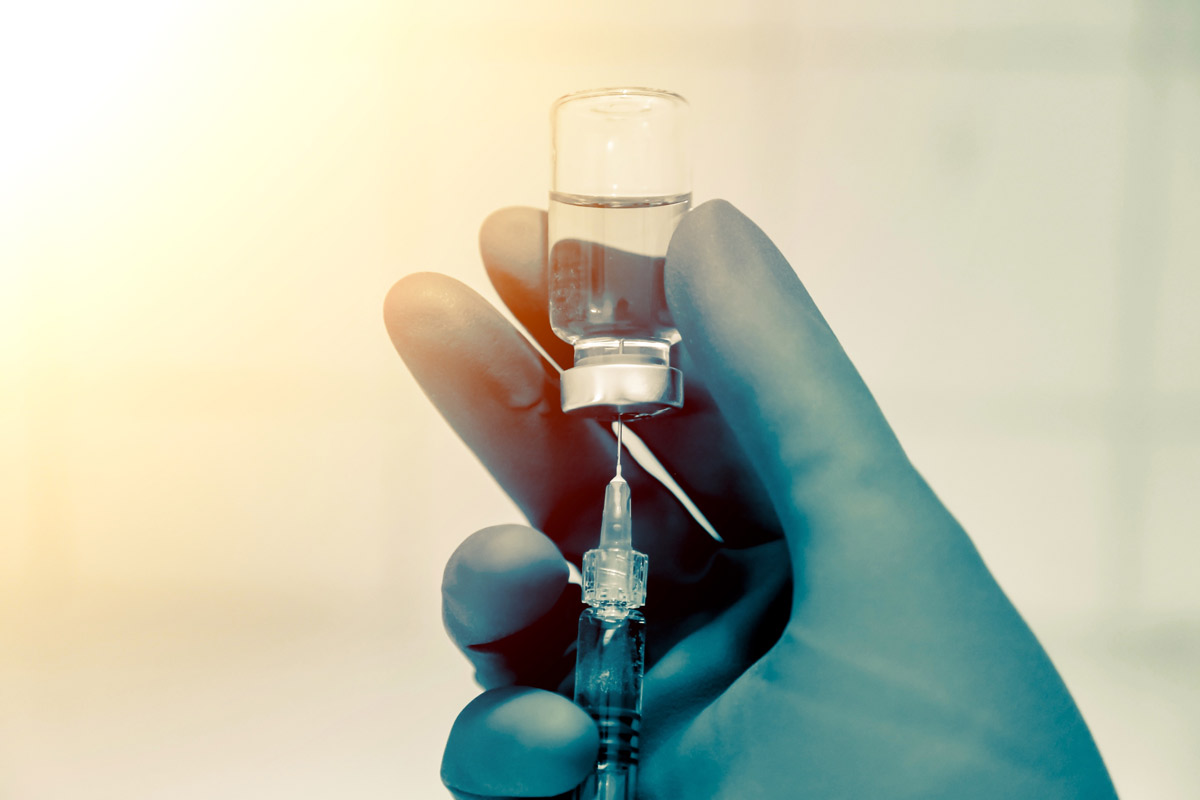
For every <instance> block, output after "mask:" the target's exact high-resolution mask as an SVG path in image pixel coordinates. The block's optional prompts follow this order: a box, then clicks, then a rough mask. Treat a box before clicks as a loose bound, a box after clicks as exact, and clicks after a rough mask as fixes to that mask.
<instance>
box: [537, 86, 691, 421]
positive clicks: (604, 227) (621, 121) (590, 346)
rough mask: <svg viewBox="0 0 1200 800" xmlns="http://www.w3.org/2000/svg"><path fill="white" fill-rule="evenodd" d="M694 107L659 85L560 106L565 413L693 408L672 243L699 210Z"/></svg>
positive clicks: (557, 230) (555, 216) (554, 183)
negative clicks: (678, 352)
mask: <svg viewBox="0 0 1200 800" xmlns="http://www.w3.org/2000/svg"><path fill="white" fill-rule="evenodd" d="M687 116H688V105H687V101H686V100H684V99H683V98H682V97H680V96H679V95H677V94H672V93H671V92H664V91H659V90H656V89H636V88H629V89H600V90H595V91H587V92H579V93H576V94H570V95H567V96H565V97H562V98H560V99H559V100H557V101H556V102H555V103H554V106H553V108H552V110H551V140H552V154H551V185H550V209H549V230H548V238H547V248H548V252H547V258H546V263H547V268H548V270H549V276H548V285H549V301H550V325H551V327H552V328H553V329H554V332H555V334H557V335H558V336H559V338H561V339H563V340H564V341H566V342H568V343H569V344H572V345H574V348H575V359H574V365H573V366H572V368H571V369H568V370H566V371H565V372H564V373H563V376H562V407H563V410H564V411H566V412H581V413H587V414H590V415H592V416H597V417H601V418H611V419H615V418H618V417H621V418H624V419H637V418H640V417H646V416H651V415H653V414H659V413H662V412H664V411H669V410H671V409H673V408H680V407H681V406H682V405H683V375H682V373H681V372H680V371H679V369H677V368H675V367H672V366H671V346H672V345H673V344H675V343H676V342H678V341H679V331H677V330H676V329H675V324H674V322H673V321H672V320H671V313H670V311H669V310H668V309H667V302H666V294H665V291H664V289H663V265H664V260H665V257H666V253H667V245H668V244H669V243H670V241H671V234H672V233H673V232H674V230H675V226H676V224H677V223H678V222H679V219H680V217H682V216H683V214H684V212H686V211H687V209H688V205H689V204H690V202H691V174H690V160H689V157H688V141H687Z"/></svg>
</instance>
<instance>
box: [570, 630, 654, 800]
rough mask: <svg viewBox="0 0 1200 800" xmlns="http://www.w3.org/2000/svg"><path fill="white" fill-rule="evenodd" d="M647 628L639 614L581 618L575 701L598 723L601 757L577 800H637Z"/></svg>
mask: <svg viewBox="0 0 1200 800" xmlns="http://www.w3.org/2000/svg"><path fill="white" fill-rule="evenodd" d="M645 628H646V620H645V617H643V616H642V614H641V612H640V611H638V610H636V609H626V608H621V607H612V608H606V607H604V606H600V607H597V608H588V609H586V610H585V611H584V612H583V614H582V615H580V617H579V644H578V650H577V651H576V655H575V659H576V660H575V702H576V703H578V704H579V705H580V706H581V707H582V708H583V710H584V711H586V712H588V713H589V714H590V715H591V716H592V719H594V720H595V721H596V727H597V728H599V730H600V754H599V757H598V758H597V760H596V769H595V770H594V771H593V772H592V774H591V775H589V776H588V777H587V779H586V780H584V782H583V783H582V784H581V785H580V786H579V788H578V789H576V790H575V798H576V800H634V793H635V791H636V786H637V757H638V735H639V730H640V729H641V725H642V672H643V662H644V660H645V647H646V633H645Z"/></svg>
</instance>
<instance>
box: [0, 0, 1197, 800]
mask: <svg viewBox="0 0 1200 800" xmlns="http://www.w3.org/2000/svg"><path fill="white" fill-rule="evenodd" d="M618 84H638V85H652V86H662V87H666V88H671V89H673V90H676V91H679V92H681V93H683V94H685V95H686V96H688V97H689V99H690V100H691V102H692V104H693V109H694V116H695V122H696V133H697V139H698V153H697V161H696V170H695V173H696V180H695V184H696V190H697V199H699V200H702V199H706V198H709V197H716V196H722V197H726V198H728V199H730V200H732V201H733V202H735V203H736V204H737V205H739V206H740V207H741V208H742V209H743V210H744V211H746V212H747V213H748V214H749V215H750V216H751V217H753V218H754V219H756V220H757V221H758V222H759V224H760V225H761V226H762V227H763V228H764V229H765V230H766V231H767V232H768V233H769V234H770V235H772V236H773V237H774V238H775V240H776V242H777V243H778V244H779V245H780V247H781V248H782V250H783V251H784V252H785V253H786V254H787V255H788V256H789V258H790V259H791V260H792V263H793V264H794V265H795V267H796V269H797V271H798V272H799V273H800V275H801V276H802V278H803V279H804V281H805V282H806V284H807V285H808V286H809V288H810V290H811V291H812V293H813V295H814V296H815V297H816V299H817V301H818V303H819V304H820V305H821V307H822V309H823V310H824V312H825V314H826V316H827V317H828V318H829V320H830V322H831V323H832V324H833V326H834V328H835V329H836V330H837V331H838V333H839V336H840V337H841V338H842V340H843V342H844V344H845V345H846V347H847V349H848V351H849V352H850V354H851V356H852V357H853V358H854V359H855V361H856V363H857V364H858V365H859V367H860V369H861V370H862V372H863V373H864V375H865V376H866V378H867V380H868V382H869V383H870V385H871V386H872V387H873V389H874V390H875V393H876V395H877V396H878V398H879V400H880V402H881V404H882V405H883V407H884V409H885V411H886V412H887V413H888V415H889V417H890V418H891V419H892V421H893V423H894V424H895V426H896V427H897V429H898V431H899V433H900V435H901V438H902V440H903V441H904V442H905V444H906V446H907V448H908V449H909V451H910V453H911V454H912V456H913V458H914V460H915V461H916V462H917V464H918V465H919V466H920V467H921V468H922V469H923V471H924V472H925V473H926V475H927V477H928V478H929V480H930V482H931V483H932V484H933V485H934V487H935V488H936V489H937V490H938V491H939V493H940V494H941V496H942V497H943V498H944V500H945V501H946V502H947V504H948V505H949V506H950V507H951V509H952V510H954V511H955V513H956V514H958V515H959V517H960V519H961V520H962V521H963V522H964V523H965V525H966V526H967V528H968V530H970V531H971V532H972V533H973V535H974V537H975V539H976V541H977V542H978V544H979V546H980V548H981V550H982V551H983V553H984V556H985V558H986V559H987V560H988V562H989V563H990V564H991V565H992V567H993V569H994V570H995V572H996V573H997V574H998V576H999V578H1000V580H1001V582H1002V584H1003V585H1004V586H1005V587H1006V588H1007V589H1008V591H1009V592H1010V594H1011V595H1012V596H1013V598H1014V599H1015V601H1016V602H1017V605H1018V606H1019V607H1020V608H1021V609H1022V610H1023V611H1024V612H1025V614H1026V615H1027V617H1028V618H1029V620H1030V621H1031V623H1032V625H1033V627H1034V628H1035V630H1037V631H1038V632H1039V634H1040V635H1041V637H1042V639H1043V641H1044V642H1045V644H1046V646H1047V647H1048V649H1049V650H1050V652H1051V654H1052V656H1054V658H1055V660H1056V661H1057V663H1058V664H1059V666H1060V668H1061V670H1062V672H1063V673H1064V675H1065V677H1066V680H1067V682H1068V684H1069V685H1070V686H1071V688H1072V690H1073V691H1074V693H1075V695H1076V697H1077V699H1078V700H1079V703H1080V705H1081V707H1082V708H1083V711H1084V714H1085V716H1086V717H1087V718H1088V720H1089V721H1090V723H1091V725H1092V727H1093V731H1094V733H1095V735H1096V738H1097V740H1098V742H1099V745H1100V748H1101V750H1102V752H1103V753H1104V754H1105V756H1106V759H1107V761H1108V763H1109V765H1110V767H1111V771H1112V773H1113V775H1114V778H1115V780H1116V782H1117V786H1118V789H1119V790H1120V791H1121V792H1122V796H1123V797H1124V798H1126V800H1138V799H1139V798H1145V799H1146V800H1171V799H1172V798H1181V799H1182V798H1194V797H1198V796H1200V767H1198V766H1197V763H1198V762H1197V761H1196V760H1195V755H1196V753H1197V752H1200V588H1198V587H1197V568H1196V566H1195V565H1196V563H1197V560H1198V559H1200V514H1198V513H1197V510H1198V509H1197V505H1198V501H1197V491H1196V487H1197V485H1198V483H1200V315H1197V313H1196V312H1195V309H1196V308H1197V304H1198V303H1200V5H1198V4H1196V3H1194V2H1189V1H1188V0H1177V1H1174V2H1173V1H1172V0H1136V1H1135V0H1128V2H1091V1H1089V2H1084V1H1083V0H1077V1H1074V2H1071V1H1067V0H1060V1H1059V2H1045V1H1044V0H1038V1H1037V2H1035V1H1034V0H1028V1H1025V0H1020V1H1019V2H993V3H984V2H959V3H947V2H933V1H932V0H930V1H928V2H901V3H897V2H891V0H855V1H854V2H839V3H815V2H784V1H783V0H772V1H770V2H767V1H765V0H760V1H759V2H738V3H728V4H722V3H717V2H712V1H711V0H709V1H707V2H690V3H684V2H654V3H647V2H643V1H641V0H638V1H637V2H634V0H612V2H605V3H575V2H562V1H561V0H556V1H555V2H550V1H549V0H538V1H537V2H527V3H523V4H519V5H518V4H512V3H491V2H482V0H479V1H478V2H449V3H441V4H422V7H420V8H418V7H416V4H412V6H411V7H409V4H403V3H400V4H396V3H384V2H380V3H353V4H340V3H339V4H334V3H328V4H324V5H321V4H311V3H301V4H295V3H262V2H260V3H251V4H232V3H230V4H221V3H218V4H212V3H200V2H195V3H191V4H174V5H171V6H170V10H169V11H166V10H163V8H162V7H161V4H153V3H148V2H128V1H126V2H117V3H115V4H106V5H105V7H104V10H103V12H101V11H100V10H99V9H98V8H97V9H92V8H91V7H90V5H85V4H74V5H72V4H70V3H67V4H57V5H56V4H52V3H51V4H40V5H38V4H31V5H30V6H29V8H28V10H22V11H5V12H4V19H0V90H2V91H0V96H2V97H3V98H4V105H3V110H0V114H2V115H3V125H0V381H2V384H0V797H3V798H11V799H12V800H33V799H34V798H37V799H38V800H42V799H43V798H109V797H113V798H117V797H119V798H124V799H125V800H141V799H142V798H172V800H179V799H180V798H211V797H216V796H222V797H238V798H241V797H246V798H251V797H255V798H257V797H283V796H288V797H292V798H332V797H354V798H373V797H378V798H384V797H440V796H444V791H443V790H442V789H441V788H440V784H439V782H438V779H437V763H438V760H439V759H440V755H441V747H442V744H443V742H444V739H445V735H446V733H447V732H448V730H449V726H450V723H451V721H452V720H453V717H454V715H455V713H456V712H457V710H458V708H459V707H460V706H461V705H462V704H464V703H465V702H466V701H467V700H468V699H469V698H470V697H471V696H472V695H473V693H474V689H473V688H472V685H471V682H470V673H469V670H468V669H467V667H466V665H465V663H463V662H462V661H461V659H460V658H459V657H458V656H457V654H456V653H455V652H454V650H453V648H452V647H451V646H450V644H449V643H448V642H447V641H446V640H445V638H444V636H443V635H442V633H441V623H440V609H439V599H438V584H439V582H440V576H441V569H442V565H443V563H444V561H445V559H446V558H447V557H448V556H449V554H450V552H451V551H452V550H453V549H454V547H455V546H456V544H457V542H458V541H459V540H460V539H461V538H463V537H464V536H466V535H467V534H468V533H470V532H471V531H473V530H475V529H476V528H478V527H482V526H484V525H488V524H493V523H496V522H501V521H506V520H515V519H516V512H515V510H514V509H513V507H512V506H511V504H509V502H508V501H507V500H506V499H505V498H504V497H503V496H502V495H501V494H500V493H499V491H498V490H497V489H496V488H495V487H494V486H493V485H492V483H491V482H490V480H489V478H488V477H487V475H486V474H485V473H484V471H483V470H482V468H481V467H480V466H479V465H478V463H477V462H476V461H475V460H474V459H473V457H472V456H471V455H470V453H469V452H467V451H466V449H465V448H464V447H463V446H462V445H461V443H459V442H458V441H457V440H456V439H455V438H454V436H453V434H452V433H450V432H449V431H448V430H447V429H446V428H445V427H444V425H443V424H442V423H441V420H440V418H439V417H438V416H437V415H436V413H435V412H434V411H433V410H432V408H431V407H429V406H428V405H427V404H426V402H425V400H424V398H423V396H422V395H421V393H420V391H419V389H418V388H417V386H416V385H415V383H414V382H413V381H412V380H411V379H410V378H409V377H408V376H407V374H406V373H405V372H404V370H403V368H402V365H401V364H400V362H399V360H398V359H397V358H396V356H395V354H394V352H393V351H392V349H391V345H390V343H389V342H388V340H387V337H386V335H385V332H384V330H383V326H382V322H381V317H380V307H381V303H382V298H383V295H384V292H385V291H386V290H387V288H388V287H389V286H390V285H391V283H392V282H393V281H394V280H396V279H397V278H399V277H400V276H402V275H404V274H405V273H407V272H410V271H415V270H422V269H434V270H440V271H443V272H446V273H449V274H451V275H454V276H455V277H458V278H460V279H462V280H464V281H466V282H467V283H470V284H471V285H473V286H475V287H476V288H477V289H479V290H481V291H482V292H484V293H485V294H486V295H488V296H492V293H491V291H490V289H489V287H488V286H487V285H486V280H485V278H484V276H483V272H482V269H481V267H480V266H479V265H478V258H477V255H476V252H475V236H476V231H477V228H478V225H479V223H480V221H481V220H482V219H483V217H484V216H486V214H487V213H488V212H489V211H491V210H492V209H494V208H496V207H499V206H502V205H509V204H532V205H538V204H541V203H542V202H543V198H544V193H545V187H546V177H547V170H546V164H547V140H548V131H547V127H548V126H547V112H548V106H549V103H550V102H551V101H552V100H553V99H554V98H555V97H557V96H559V95H561V94H563V93H565V92H567V91H571V90H575V89H580V88H589V87H595V86H602V85H618Z"/></svg>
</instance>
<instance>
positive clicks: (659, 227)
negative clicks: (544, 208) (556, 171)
mask: <svg viewBox="0 0 1200 800" xmlns="http://www.w3.org/2000/svg"><path fill="white" fill-rule="evenodd" d="M690 199H691V195H690V194H684V195H676V196H671V197H639V198H599V197H581V196H577V195H564V194H560V193H552V194H551V198H550V222H549V262H550V269H549V284H550V286H549V291H550V325H551V327H553V329H554V332H555V333H556V334H557V335H558V336H559V337H561V338H562V339H564V340H566V341H567V342H570V343H571V344H574V345H576V348H577V352H578V351H579V350H580V349H582V351H583V353H584V354H586V353H587V351H588V350H589V349H590V348H589V347H588V346H587V345H588V343H589V340H597V342H596V344H600V341H602V340H608V341H609V342H611V340H613V339H625V340H629V341H628V342H627V346H628V347H631V348H634V349H633V350H623V351H622V352H624V353H630V352H633V353H636V352H637V348H638V345H639V342H644V343H645V344H647V345H650V344H654V345H656V346H654V347H653V348H652V351H653V355H654V357H655V359H656V360H657V359H658V358H660V357H665V353H666V348H665V347H663V345H666V346H667V347H669V345H671V344H674V343H675V342H677V341H679V332H678V331H677V330H676V329H675V323H674V322H673V321H672V320H671V314H670V312H669V311H668V310H667V301H666V295H665V292H664V289H663V264H664V258H665V256H666V253H667V245H668V244H669V243H670V241H671V234H672V233H673V232H674V230H675V226H676V224H677V223H678V222H679V219H680V217H682V216H683V214H684V212H686V211H687V208H688V203H689V201H690ZM596 352H604V353H607V354H610V353H612V352H613V351H612V350H611V349H610V348H608V347H604V348H602V349H600V350H597V351H596ZM649 354H650V353H647V355H649ZM578 360H579V357H578V356H577V362H578Z"/></svg>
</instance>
